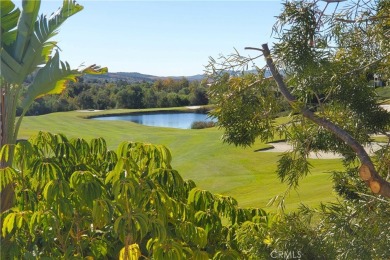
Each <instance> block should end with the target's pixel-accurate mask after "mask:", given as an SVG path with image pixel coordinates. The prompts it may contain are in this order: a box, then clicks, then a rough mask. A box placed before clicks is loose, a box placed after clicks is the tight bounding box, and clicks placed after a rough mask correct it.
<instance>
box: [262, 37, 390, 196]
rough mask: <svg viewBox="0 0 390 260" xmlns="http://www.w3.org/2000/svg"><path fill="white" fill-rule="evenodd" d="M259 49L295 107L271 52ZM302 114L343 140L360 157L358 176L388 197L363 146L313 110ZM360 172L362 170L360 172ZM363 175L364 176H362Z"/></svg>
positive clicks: (388, 187) (387, 189) (389, 185)
mask: <svg viewBox="0 0 390 260" xmlns="http://www.w3.org/2000/svg"><path fill="white" fill-rule="evenodd" d="M261 51H262V52H263V55H264V58H265V60H266V62H267V66H268V68H269V69H270V71H271V73H272V76H273V78H274V80H275V82H276V84H277V85H278V87H279V90H280V92H281V93H282V95H283V96H284V97H285V98H286V99H287V101H288V102H289V104H290V105H291V106H293V107H295V104H296V102H297V100H296V98H295V97H294V96H293V95H292V94H291V92H290V91H289V90H288V88H287V86H286V85H285V83H284V81H283V78H282V76H281V75H280V74H279V72H278V70H277V69H276V66H275V64H274V62H273V60H272V57H271V52H270V50H269V48H268V45H267V44H263V45H262V49H261ZM300 112H301V113H302V115H303V116H304V117H306V118H308V119H310V120H311V121H313V122H314V123H316V124H317V125H320V126H322V127H324V128H325V129H327V130H328V131H330V132H332V133H333V134H335V135H336V136H337V137H338V138H339V139H341V140H342V141H344V142H345V143H346V144H347V145H348V146H349V147H351V149H352V150H353V151H354V152H355V153H356V154H357V156H358V158H359V159H360V161H361V163H362V166H361V169H360V172H361V173H360V176H361V178H362V180H363V181H364V182H365V183H366V184H367V185H368V186H369V187H370V189H371V191H372V192H373V193H375V194H380V195H382V196H385V197H388V198H390V183H389V182H387V181H386V180H384V179H383V178H382V177H381V176H380V175H379V174H378V172H377V171H376V169H375V166H374V164H373V163H372V161H371V158H370V156H369V155H368V154H367V152H366V150H364V148H363V146H362V145H361V144H360V143H359V142H357V141H356V140H355V139H354V138H353V137H352V136H351V135H350V134H349V133H348V132H347V131H345V130H344V129H342V128H340V127H339V126H337V125H335V124H334V123H332V122H330V121H328V120H326V119H324V118H321V117H318V116H316V115H315V114H314V113H313V112H311V111H310V110H308V109H306V108H305V107H303V108H301V111H300ZM362 172H364V173H363V174H362ZM362 176H364V177H362Z"/></svg>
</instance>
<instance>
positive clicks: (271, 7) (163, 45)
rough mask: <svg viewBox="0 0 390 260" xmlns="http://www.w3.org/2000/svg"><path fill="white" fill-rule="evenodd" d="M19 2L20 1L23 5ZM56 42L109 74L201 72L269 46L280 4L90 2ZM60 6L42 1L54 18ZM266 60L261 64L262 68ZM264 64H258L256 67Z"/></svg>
mask: <svg viewBox="0 0 390 260" xmlns="http://www.w3.org/2000/svg"><path fill="white" fill-rule="evenodd" d="M20 2H21V1H16V2H15V3H17V5H20ZM77 2H78V3H79V4H81V5H83V6H84V10H83V11H81V12H80V13H78V14H76V15H75V16H73V17H71V18H69V19H68V20H67V21H66V23H65V24H63V26H62V27H61V29H60V33H59V34H58V35H57V36H56V37H55V38H54V39H55V40H57V41H58V46H59V47H60V48H61V50H62V51H61V58H62V60H65V61H68V62H69V63H70V65H71V67H74V68H76V67H78V66H79V65H81V64H85V65H90V64H98V65H101V66H107V67H108V69H109V71H110V72H140V73H144V74H152V75H158V76H189V75H194V74H200V73H203V70H204V65H206V64H207V63H208V60H209V56H212V57H214V58H216V57H218V55H219V54H220V53H222V54H229V53H232V52H233V51H234V48H236V49H237V50H238V51H239V52H240V53H241V54H244V55H252V56H255V55H256V54H257V53H255V52H253V51H245V50H244V48H245V47H247V46H250V47H260V45H261V44H263V43H266V42H268V43H271V42H272V39H271V32H272V25H273V24H274V22H275V18H274V17H275V16H276V15H278V14H279V13H280V10H281V7H282V6H281V4H280V2H281V1H271V0H269V1H261V0H258V1H102V0H100V1H92V0H79V1H77ZM61 4H62V1H58V0H51V1H48V0H47V1H42V4H41V13H43V14H48V15H50V14H51V13H52V12H54V11H55V10H57V9H58V7H60V6H61ZM261 62H262V61H259V63H261ZM258 65H260V64H258Z"/></svg>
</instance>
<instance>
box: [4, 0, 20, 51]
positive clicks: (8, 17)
mask: <svg viewBox="0 0 390 260" xmlns="http://www.w3.org/2000/svg"><path fill="white" fill-rule="evenodd" d="M0 15H1V23H0V25H1V43H2V45H3V44H5V45H8V44H10V43H11V42H12V41H13V40H15V39H16V31H15V33H12V32H11V30H12V29H14V28H15V27H16V25H17V24H18V19H19V16H20V10H19V9H18V8H17V9H15V4H14V3H12V1H10V0H2V1H1V5H0Z"/></svg>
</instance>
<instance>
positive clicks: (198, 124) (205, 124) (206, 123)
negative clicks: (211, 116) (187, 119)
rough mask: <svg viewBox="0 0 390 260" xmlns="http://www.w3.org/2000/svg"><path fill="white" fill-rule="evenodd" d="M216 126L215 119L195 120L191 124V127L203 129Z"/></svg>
mask: <svg viewBox="0 0 390 260" xmlns="http://www.w3.org/2000/svg"><path fill="white" fill-rule="evenodd" d="M214 126H216V123H215V122H213V121H195V122H193V123H192V124H191V129H203V128H210V127H214Z"/></svg>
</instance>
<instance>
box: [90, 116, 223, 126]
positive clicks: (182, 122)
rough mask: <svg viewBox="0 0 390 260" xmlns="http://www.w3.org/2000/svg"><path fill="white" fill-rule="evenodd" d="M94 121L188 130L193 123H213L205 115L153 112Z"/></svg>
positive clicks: (108, 117)
mask: <svg viewBox="0 0 390 260" xmlns="http://www.w3.org/2000/svg"><path fill="white" fill-rule="evenodd" d="M93 119H96V120H125V121H131V122H134V123H137V124H141V125H147V126H158V127H171V128H180V129H189V128H191V124H192V123H193V122H195V121H215V120H214V119H212V118H210V117H209V116H208V115H207V114H201V113H177V112H176V113H174V112H153V113H143V114H131V115H118V116H102V117H95V118H93Z"/></svg>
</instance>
